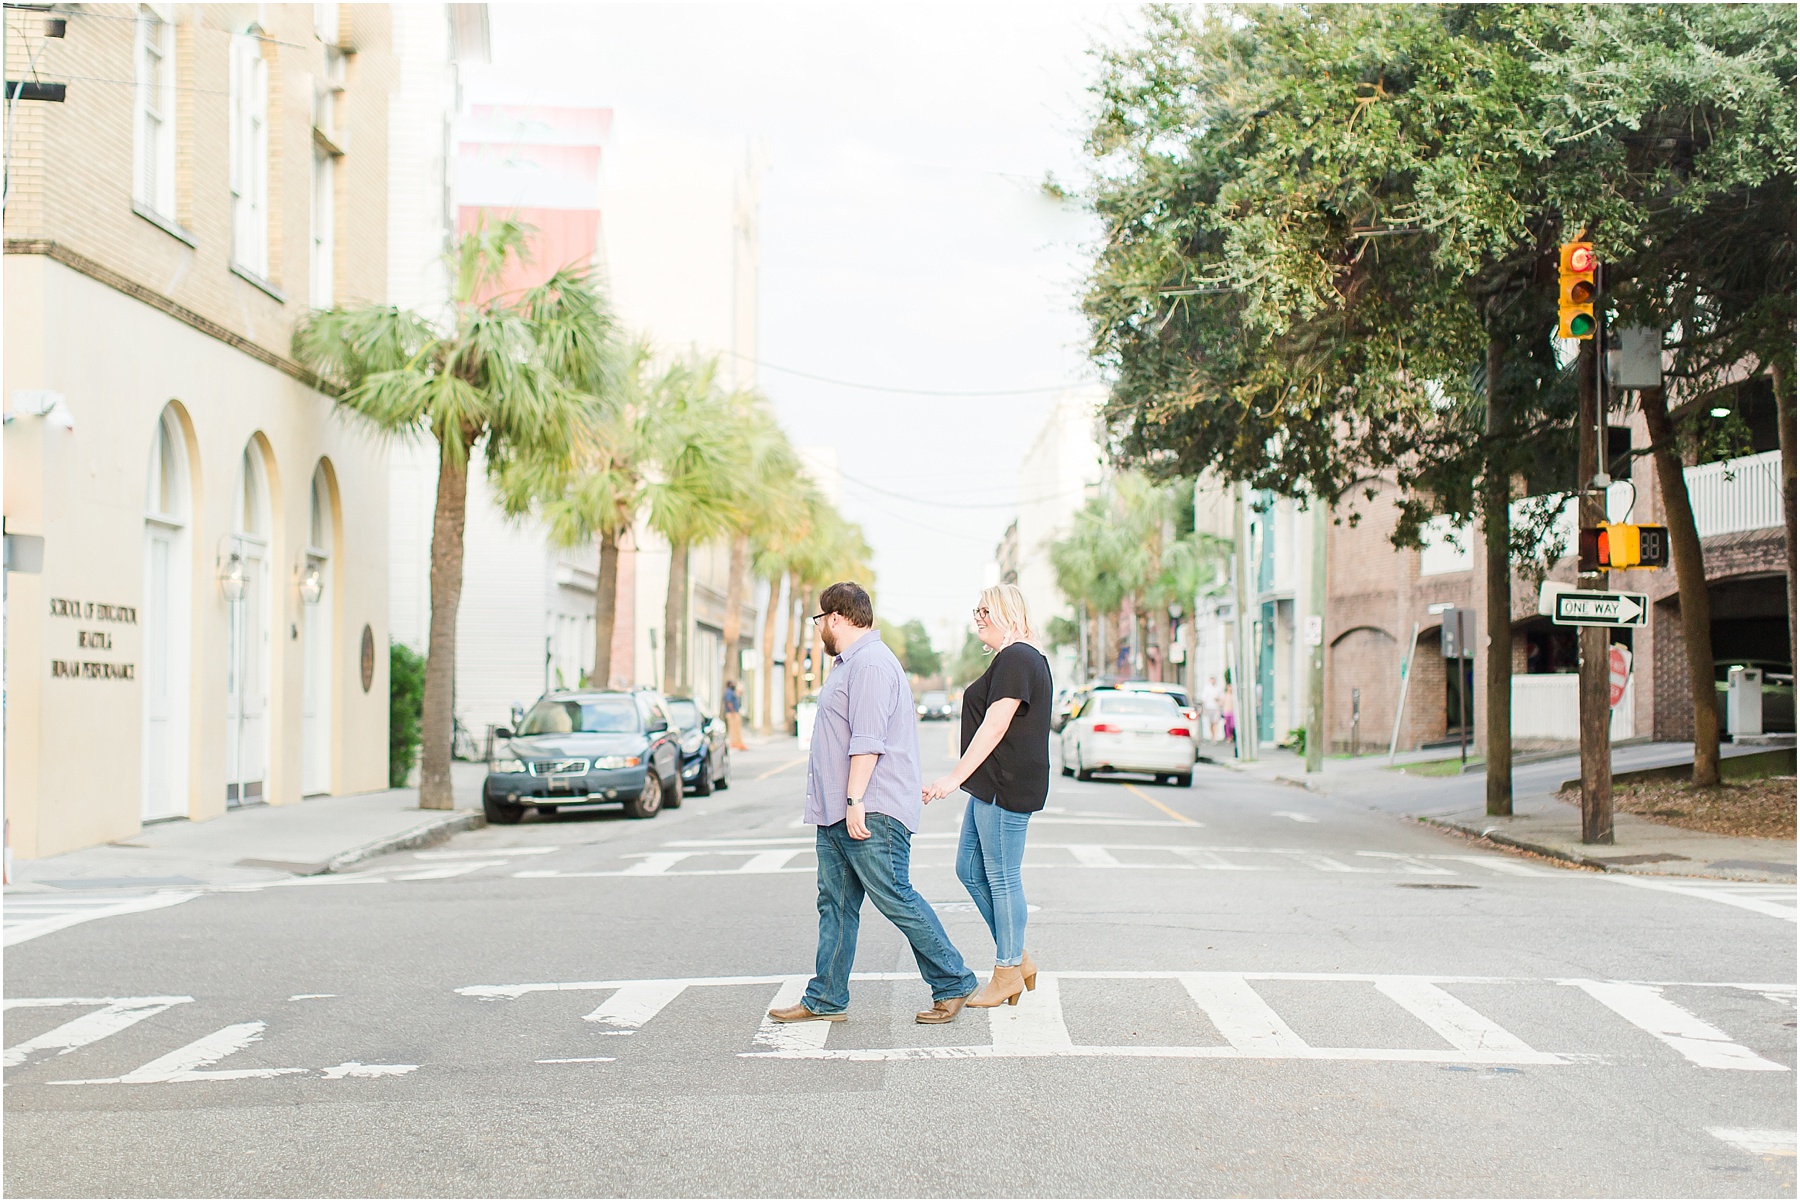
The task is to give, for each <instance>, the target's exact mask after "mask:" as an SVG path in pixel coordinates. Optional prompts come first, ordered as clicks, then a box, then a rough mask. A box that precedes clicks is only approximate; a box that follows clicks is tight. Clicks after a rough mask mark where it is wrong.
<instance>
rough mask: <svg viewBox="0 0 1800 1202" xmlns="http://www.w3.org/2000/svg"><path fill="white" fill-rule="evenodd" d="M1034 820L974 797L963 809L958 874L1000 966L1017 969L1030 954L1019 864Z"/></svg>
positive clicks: (958, 848)
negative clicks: (1027, 829)
mask: <svg viewBox="0 0 1800 1202" xmlns="http://www.w3.org/2000/svg"><path fill="white" fill-rule="evenodd" d="M1030 820H1031V815H1030V814H1015V813H1013V812H1012V811H1011V810H1003V809H1001V808H1000V807H999V806H997V805H995V804H994V803H993V802H991V801H983V800H981V798H979V797H976V796H974V795H972V794H971V795H970V797H969V804H968V806H967V807H966V808H965V809H964V810H963V827H962V842H961V844H959V845H958V846H957V849H956V875H957V876H958V877H960V878H961V879H962V883H963V887H964V888H966V889H967V890H968V891H969V896H970V897H972V898H974V899H975V908H976V909H977V910H979V911H981V917H982V919H983V920H984V921H985V922H986V923H987V925H988V930H989V931H991V932H992V933H993V936H994V962H995V963H996V964H1001V965H1014V964H1017V963H1019V961H1020V960H1021V959H1023V958H1024V955H1025V884H1024V881H1023V880H1021V879H1020V876H1019V865H1020V862H1021V861H1023V860H1024V859H1025V827H1026V824H1027V823H1028V822H1029V821H1030Z"/></svg>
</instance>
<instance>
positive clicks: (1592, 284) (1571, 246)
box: [1556, 242, 1600, 338]
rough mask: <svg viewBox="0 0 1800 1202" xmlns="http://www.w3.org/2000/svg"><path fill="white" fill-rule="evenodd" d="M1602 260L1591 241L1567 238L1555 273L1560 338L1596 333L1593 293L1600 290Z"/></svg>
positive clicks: (1587, 336) (1590, 335)
mask: <svg viewBox="0 0 1800 1202" xmlns="http://www.w3.org/2000/svg"><path fill="white" fill-rule="evenodd" d="M1599 267H1600V260H1599V258H1598V256H1596V255H1595V254H1594V244H1593V243H1591V242H1565V243H1563V247H1562V256H1561V263H1560V266H1559V268H1558V270H1557V273H1556V282H1557V300H1556V336H1557V337H1558V338H1592V337H1593V336H1594V324H1595V322H1594V297H1595V295H1596V294H1597V293H1598V292H1599V291H1600V285H1599V282H1598V279H1597V275H1598V271H1599Z"/></svg>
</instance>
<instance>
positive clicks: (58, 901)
mask: <svg viewBox="0 0 1800 1202" xmlns="http://www.w3.org/2000/svg"><path fill="white" fill-rule="evenodd" d="M200 893H201V890H197V889H169V890H162V891H158V892H154V893H130V894H125V895H120V894H119V893H117V892H108V893H9V894H7V895H6V900H5V903H4V905H3V906H0V918H3V920H4V922H3V926H4V932H5V933H4V946H6V947H12V946H14V945H15V944H20V943H25V942H28V941H30V940H32V939H36V938H38V937H39V936H42V935H48V934H50V933H52V932H54V931H61V930H66V929H68V928H69V927H72V926H76V925H78V924H80V923H84V922H92V921H94V920H95V919H97V918H113V917H116V916H118V915H120V914H141V913H143V912H144V911H146V910H160V909H163V908H165V907H167V906H178V905H180V904H181V903H182V902H186V901H192V900H194V898H196V897H199V896H200Z"/></svg>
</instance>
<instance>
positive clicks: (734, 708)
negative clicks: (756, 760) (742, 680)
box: [724, 680, 750, 751]
mask: <svg viewBox="0 0 1800 1202" xmlns="http://www.w3.org/2000/svg"><path fill="white" fill-rule="evenodd" d="M724 704H725V735H726V737H727V738H728V739H729V740H730V741H731V749H732V750H733V751H748V750H750V749H749V748H748V747H746V746H744V703H743V701H741V700H740V699H739V698H738V690H737V681H735V680H728V681H726V682H725V703H724Z"/></svg>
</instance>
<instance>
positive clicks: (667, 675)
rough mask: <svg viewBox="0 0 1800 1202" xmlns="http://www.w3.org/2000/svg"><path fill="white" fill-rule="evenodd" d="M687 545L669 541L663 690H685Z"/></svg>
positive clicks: (674, 693) (677, 692)
mask: <svg viewBox="0 0 1800 1202" xmlns="http://www.w3.org/2000/svg"><path fill="white" fill-rule="evenodd" d="M687 601H688V545H687V544H686V543H685V542H679V543H678V542H673V541H671V542H670V543H669V591H668V595H667V596H666V597H665V598H664V599H663V692H665V693H668V694H670V695H679V694H685V693H686V692H687V691H688V673H687Z"/></svg>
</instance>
